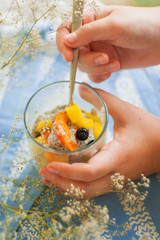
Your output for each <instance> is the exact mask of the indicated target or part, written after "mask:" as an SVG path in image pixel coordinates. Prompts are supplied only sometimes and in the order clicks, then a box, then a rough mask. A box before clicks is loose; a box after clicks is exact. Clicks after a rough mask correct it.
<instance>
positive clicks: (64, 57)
mask: <svg viewBox="0 0 160 240" xmlns="http://www.w3.org/2000/svg"><path fill="white" fill-rule="evenodd" d="M62 57H63V59H64V60H65V61H67V59H66V56H65V55H64V53H62Z"/></svg>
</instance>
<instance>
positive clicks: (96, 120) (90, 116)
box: [85, 112, 101, 123]
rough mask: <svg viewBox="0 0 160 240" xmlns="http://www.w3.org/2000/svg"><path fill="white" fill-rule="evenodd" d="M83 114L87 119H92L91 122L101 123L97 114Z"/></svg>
mask: <svg viewBox="0 0 160 240" xmlns="http://www.w3.org/2000/svg"><path fill="white" fill-rule="evenodd" d="M85 114H86V116H87V117H88V118H90V119H92V120H93V122H98V123H101V119H100V117H98V116H97V114H93V113H90V112H85Z"/></svg>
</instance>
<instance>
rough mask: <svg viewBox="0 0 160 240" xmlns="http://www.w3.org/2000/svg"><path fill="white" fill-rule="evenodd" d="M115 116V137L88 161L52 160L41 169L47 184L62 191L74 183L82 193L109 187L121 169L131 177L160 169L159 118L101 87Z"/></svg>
mask: <svg viewBox="0 0 160 240" xmlns="http://www.w3.org/2000/svg"><path fill="white" fill-rule="evenodd" d="M97 92H98V93H99V94H100V95H101V96H102V97H103V99H104V100H105V102H106V104H107V107H108V111H109V114H110V115H111V116H112V118H113V120H114V137H113V140H112V141H111V142H109V143H107V144H106V145H105V146H104V147H103V148H102V149H101V151H100V152H99V153H97V154H96V155H95V156H93V157H92V158H91V159H90V160H89V161H88V162H87V163H73V164H67V163H63V162H52V163H50V164H49V165H48V166H44V167H42V168H41V169H40V175H42V176H43V181H44V182H45V184H47V185H51V183H52V184H54V185H55V186H57V188H58V189H59V190H60V191H62V192H65V191H66V190H67V189H70V185H71V184H73V185H74V186H75V188H77V187H80V189H83V190H85V194H84V197H85V198H89V197H93V196H96V195H100V194H104V193H106V192H108V191H110V189H111V185H110V184H111V179H110V177H111V175H113V174H114V173H116V172H117V173H120V174H121V175H124V176H125V178H126V179H128V178H130V179H132V180H135V179H138V178H140V177H141V174H142V173H143V174H144V175H146V176H148V175H150V174H153V173H156V172H159V171H160V119H159V118H157V117H155V116H153V115H151V114H150V113H148V112H146V111H144V110H142V109H140V108H137V107H136V106H134V105H131V104H129V103H127V102H124V101H122V100H120V99H118V98H117V97H115V96H113V95H111V94H109V93H106V92H104V91H102V90H98V89H97Z"/></svg>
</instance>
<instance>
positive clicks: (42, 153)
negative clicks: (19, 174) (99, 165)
mask: <svg viewBox="0 0 160 240" xmlns="http://www.w3.org/2000/svg"><path fill="white" fill-rule="evenodd" d="M73 102H74V103H75V104H78V105H79V106H80V108H81V110H83V111H87V112H91V110H92V109H94V110H96V112H97V116H98V117H100V119H101V124H102V126H103V130H102V132H101V134H100V135H99V137H98V138H97V139H96V140H95V141H93V142H92V143H90V144H89V145H87V146H85V147H83V148H81V149H78V150H75V151H69V150H68V152H63V151H58V150H54V149H51V148H47V147H45V146H44V145H42V144H40V143H39V142H37V141H36V140H35V139H34V137H33V136H32V129H33V126H34V123H35V121H36V119H37V117H38V116H39V115H40V114H43V113H45V112H48V111H51V110H53V109H54V108H56V107H57V106H62V105H68V104H69V81H58V82H54V83H52V84H49V85H47V86H44V87H43V88H41V89H39V90H38V91H37V92H36V93H35V94H34V95H33V96H32V97H31V98H30V99H29V101H28V103H27V105H26V108H25V112H24V124H25V128H26V131H27V135H28V138H29V145H30V149H31V152H32V154H33V159H34V160H35V161H36V163H37V164H38V165H37V166H38V167H41V166H44V165H47V164H48V163H49V162H52V161H61V162H67V163H74V162H87V160H88V159H90V158H91V157H92V156H93V155H95V154H96V153H97V152H98V151H99V150H100V149H101V148H102V147H103V145H104V143H105V135H106V130H107V125H108V110H107V107H106V104H105V102H104V100H103V99H102V97H101V96H100V95H99V94H98V93H97V92H96V91H95V90H94V89H92V88H91V87H90V86H88V85H86V84H83V83H79V82H76V83H75V89H74V93H73Z"/></svg>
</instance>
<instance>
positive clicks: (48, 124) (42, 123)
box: [36, 119, 52, 132]
mask: <svg viewBox="0 0 160 240" xmlns="http://www.w3.org/2000/svg"><path fill="white" fill-rule="evenodd" d="M42 128H50V129H52V122H51V120H50V119H46V120H43V121H40V122H39V123H38V126H37V128H36V131H37V132H40V131H41V129H42Z"/></svg>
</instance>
